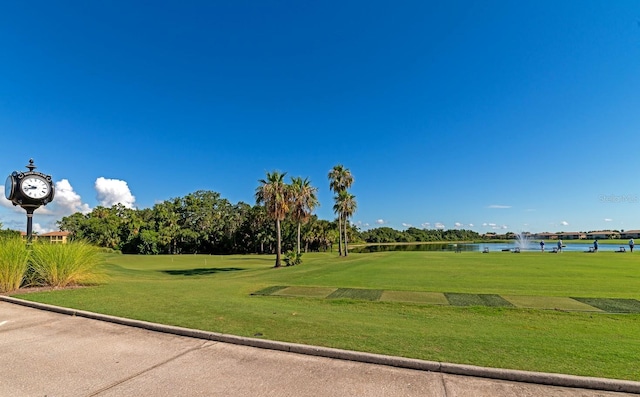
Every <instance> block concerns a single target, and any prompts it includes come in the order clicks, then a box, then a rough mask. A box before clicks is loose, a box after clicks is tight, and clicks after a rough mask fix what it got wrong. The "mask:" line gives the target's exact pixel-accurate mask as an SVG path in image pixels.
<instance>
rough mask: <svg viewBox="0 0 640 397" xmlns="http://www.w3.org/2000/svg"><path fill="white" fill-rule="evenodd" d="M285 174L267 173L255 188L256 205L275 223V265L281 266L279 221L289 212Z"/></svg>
mask: <svg viewBox="0 0 640 397" xmlns="http://www.w3.org/2000/svg"><path fill="white" fill-rule="evenodd" d="M285 175H287V173H286V172H284V173H280V172H278V171H273V172H271V173H269V172H267V178H266V179H260V180H259V182H260V186H258V187H257V188H256V204H264V206H265V209H266V211H267V215H268V216H269V217H270V218H272V219H274V220H275V221H276V241H277V244H276V264H275V267H280V266H281V261H280V256H281V251H282V236H281V232H280V221H281V220H283V219H284V218H285V216H287V213H288V212H289V202H290V199H289V197H290V187H289V185H287V184H286V183H285V182H284V177H285Z"/></svg>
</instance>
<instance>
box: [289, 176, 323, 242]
mask: <svg viewBox="0 0 640 397" xmlns="http://www.w3.org/2000/svg"><path fill="white" fill-rule="evenodd" d="M317 191H318V188H315V187H313V186H311V182H310V181H309V179H308V178H304V179H302V178H301V177H297V178H291V216H292V218H293V219H294V220H295V221H296V222H298V254H300V228H301V226H302V224H303V223H307V221H308V220H309V218H310V217H311V213H312V212H313V210H314V209H315V208H316V207H317V206H318V205H320V203H319V202H318V198H317V196H316V193H317Z"/></svg>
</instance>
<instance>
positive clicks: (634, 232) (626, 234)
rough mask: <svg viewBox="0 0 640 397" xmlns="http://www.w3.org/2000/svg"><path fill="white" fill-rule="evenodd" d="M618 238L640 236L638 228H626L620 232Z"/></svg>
mask: <svg viewBox="0 0 640 397" xmlns="http://www.w3.org/2000/svg"><path fill="white" fill-rule="evenodd" d="M620 238H624V239H627V238H640V230H626V231H624V232H620Z"/></svg>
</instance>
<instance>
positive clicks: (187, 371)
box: [0, 296, 640, 397]
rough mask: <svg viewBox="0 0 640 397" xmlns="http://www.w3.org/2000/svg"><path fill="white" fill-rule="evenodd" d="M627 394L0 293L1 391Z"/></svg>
mask: <svg viewBox="0 0 640 397" xmlns="http://www.w3.org/2000/svg"><path fill="white" fill-rule="evenodd" d="M25 305H28V306H31V307H28V306H25ZM43 309H44V310H43ZM125 324H126V325H125ZM227 342H231V343H227ZM254 346H260V347H261V348H257V347H254ZM332 357H337V358H332ZM354 360H355V361H354ZM487 376H488V377H490V378H494V379H490V378H487ZM495 378H498V379H495ZM500 378H502V379H510V380H501V379H500ZM513 380H518V381H513ZM540 383H545V384H546V385H543V384H540ZM553 385H559V386H553ZM567 386H571V387H567ZM611 390H614V391H611ZM632 393H638V394H640V382H630V381H616V380H611V379H600V378H583V377H575V376H565V375H557V374H541V373H535V372H524V371H506V370H498V369H492V368H481V367H473V366H464V365H455V364H445V363H435V362H428V361H421V360H411V359H405V358H401V357H389V356H381V355H370V354H365V353H357V352H349V351H344V350H336V349H325V348H321V347H314V346H305V345H296V344H285V343H280V342H270V341H264V340H260V339H252V338H240V337H237V336H232V335H223V334H216V333H209V332H203V331H196V330H189V329H185V328H178V327H167V326H163V325H160V324H153V323H146V322H139V321H133V320H128V319H122V318H117V317H111V316H103V315H99V314H95V313H90V312H80V311H74V310H70V309H65V308H59V307H54V306H49V305H40V304H33V303H31V302H27V301H22V300H19V299H15V298H11V297H6V296H0V396H11V397H16V396H49V397H51V396H172V397H173V396H314V397H316V396H318V397H321V396H385V397H395V396H398V397H399V396H403V397H406V396H421V397H429V396H434V397H444V396H447V397H452V396H477V397H482V396H491V397H504V396H546V397H554V396H583V397H595V396H611V397H613V396H630V395H636V394H632Z"/></svg>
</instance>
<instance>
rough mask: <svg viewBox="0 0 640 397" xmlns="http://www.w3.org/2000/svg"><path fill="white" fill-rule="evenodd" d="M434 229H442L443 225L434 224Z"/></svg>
mask: <svg viewBox="0 0 640 397" xmlns="http://www.w3.org/2000/svg"><path fill="white" fill-rule="evenodd" d="M435 228H436V229H444V223H440V222H436V224H435Z"/></svg>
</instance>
